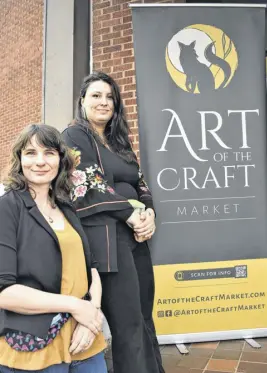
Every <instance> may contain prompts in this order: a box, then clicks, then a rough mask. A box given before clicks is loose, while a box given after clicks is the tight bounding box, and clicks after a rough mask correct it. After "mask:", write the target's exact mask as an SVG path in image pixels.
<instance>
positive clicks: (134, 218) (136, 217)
mask: <svg viewBox="0 0 267 373" xmlns="http://www.w3.org/2000/svg"><path fill="white" fill-rule="evenodd" d="M126 223H127V224H128V225H129V226H130V227H131V228H133V227H134V226H136V225H139V224H140V223H142V220H141V217H140V213H139V211H138V210H137V209H135V210H134V212H133V213H132V215H131V216H130V217H129V218H128V220H127V221H126Z"/></svg>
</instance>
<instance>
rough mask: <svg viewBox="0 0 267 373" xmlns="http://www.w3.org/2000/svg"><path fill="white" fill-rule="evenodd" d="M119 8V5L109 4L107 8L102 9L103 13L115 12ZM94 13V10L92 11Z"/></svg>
mask: <svg viewBox="0 0 267 373" xmlns="http://www.w3.org/2000/svg"><path fill="white" fill-rule="evenodd" d="M120 9H121V5H115V6H110V7H109V8H105V9H103V14H107V13H113V12H117V11H118V10H120ZM94 15H95V12H94Z"/></svg>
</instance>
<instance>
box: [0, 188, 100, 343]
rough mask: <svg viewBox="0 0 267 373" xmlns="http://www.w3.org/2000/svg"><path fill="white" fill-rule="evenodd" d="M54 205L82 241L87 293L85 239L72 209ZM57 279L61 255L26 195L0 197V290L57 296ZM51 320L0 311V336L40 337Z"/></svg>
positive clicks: (88, 258)
mask: <svg viewBox="0 0 267 373" xmlns="http://www.w3.org/2000/svg"><path fill="white" fill-rule="evenodd" d="M57 205H58V206H59V208H60V210H61V211H62V212H63V214H64V216H65V217H66V218H67V220H68V221H69V223H70V224H71V225H72V227H73V228H74V229H75V230H76V231H77V232H78V234H79V235H80V237H81V239H82V243H83V248H84V252H85V258H86V265H87V275H88V289H89V287H90V285H91V281H92V278H91V267H92V266H95V263H92V258H91V253H90V248H89V244H88V241H87V238H86V235H85V233H84V231H83V229H82V226H81V223H80V221H79V218H78V217H77V216H76V214H75V211H74V210H73V208H72V207H71V206H70V205H68V204H63V203H58V202H57ZM73 250H75V247H74V248H73ZM61 277H62V258H61V251H60V247H59V242H58V239H57V236H56V234H55V233H54V231H53V229H52V228H51V227H50V225H49V224H48V223H47V221H46V220H45V218H44V217H43V215H42V214H41V213H40V211H39V209H38V207H37V205H36V204H35V202H34V200H33V199H32V197H31V195H30V193H29V192H28V191H9V192H7V193H6V194H5V195H4V196H2V197H0V289H1V288H5V287H7V286H10V285H14V284H21V285H25V286H29V287H32V288H34V289H38V290H42V291H46V292H50V293H55V294H60V291H61ZM54 316H55V314H41V315H22V314H18V313H14V312H10V311H6V310H0V335H3V334H5V333H6V332H7V331H8V330H9V329H11V330H19V331H23V332H27V333H31V334H33V335H35V336H38V337H43V336H45V335H46V334H47V331H48V329H49V327H50V324H51V321H52V319H53V317H54Z"/></svg>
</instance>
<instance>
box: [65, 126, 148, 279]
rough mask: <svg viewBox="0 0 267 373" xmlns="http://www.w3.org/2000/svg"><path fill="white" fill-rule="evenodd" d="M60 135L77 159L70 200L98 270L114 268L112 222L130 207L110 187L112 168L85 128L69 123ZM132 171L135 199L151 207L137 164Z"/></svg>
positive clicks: (123, 216) (128, 212) (124, 215)
mask: <svg viewBox="0 0 267 373" xmlns="http://www.w3.org/2000/svg"><path fill="white" fill-rule="evenodd" d="M62 137H63V139H64V141H65V142H66V144H67V145H68V146H69V147H70V148H71V149H72V152H73V154H74V155H75V157H76V160H77V164H76V166H77V169H76V177H78V178H80V186H79V188H77V187H76V188H75V189H74V191H73V193H72V200H73V202H74V205H75V207H76V211H77V213H78V216H79V217H80V218H81V222H82V225H83V228H84V230H85V233H86V235H87V238H88V241H89V243H90V247H91V250H92V252H93V254H94V257H95V258H96V260H97V262H98V264H99V267H98V269H99V272H117V271H118V267H117V233H116V223H117V221H118V220H120V221H123V222H125V221H126V220H127V219H128V218H129V216H130V215H131V214H132V212H133V208H132V206H131V204H130V203H129V202H128V199H127V198H125V197H124V196H121V195H119V194H118V193H116V191H115V190H114V175H113V173H112V170H110V169H108V168H107V167H105V166H104V165H103V160H102V157H101V148H100V146H101V145H100V144H98V143H97V141H96V140H95V138H94V137H93V136H92V134H91V133H90V131H89V130H88V128H86V127H85V126H83V125H80V124H76V125H73V126H70V127H69V128H67V129H66V130H65V131H64V132H63V133H62ZM77 171H78V172H77ZM136 172H137V173H138V178H137V180H138V182H137V185H136V193H137V196H138V199H139V201H141V202H143V203H144V204H145V206H146V208H148V207H150V208H153V200H152V195H151V192H150V190H149V188H148V186H147V184H146V182H145V180H144V176H143V174H142V172H141V171H140V169H139V172H138V168H137V169H136ZM77 184H79V182H78V183H77ZM77 191H78V192H79V193H77Z"/></svg>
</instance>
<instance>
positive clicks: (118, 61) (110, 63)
mask: <svg viewBox="0 0 267 373" xmlns="http://www.w3.org/2000/svg"><path fill="white" fill-rule="evenodd" d="M121 63H122V60H121V58H117V59H113V58H112V59H110V60H107V61H103V62H102V67H111V66H116V65H117V64H121Z"/></svg>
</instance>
